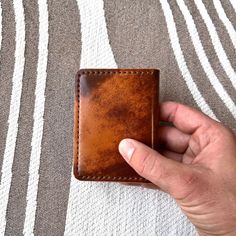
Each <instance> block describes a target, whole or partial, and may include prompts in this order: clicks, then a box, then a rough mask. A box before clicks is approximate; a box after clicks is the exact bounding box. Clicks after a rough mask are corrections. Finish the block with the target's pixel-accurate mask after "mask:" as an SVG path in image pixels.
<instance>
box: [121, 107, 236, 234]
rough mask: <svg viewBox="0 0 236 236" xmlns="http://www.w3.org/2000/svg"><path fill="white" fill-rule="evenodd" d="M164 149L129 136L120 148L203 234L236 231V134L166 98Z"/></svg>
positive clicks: (233, 232)
mask: <svg viewBox="0 0 236 236" xmlns="http://www.w3.org/2000/svg"><path fill="white" fill-rule="evenodd" d="M160 119H161V120H162V121H166V122H172V123H173V125H174V127H170V126H165V127H160V130H159V131H160V143H161V145H162V147H163V148H162V150H161V151H160V152H161V153H159V152H156V151H154V150H153V149H151V148H149V147H147V146H146V145H144V144H142V143H140V142H138V141H135V140H132V139H124V140H122V141H121V142H120V145H119V151H120V153H121V155H122V156H123V157H124V159H125V160H126V161H127V162H128V163H129V164H130V166H131V167H133V168H134V170H136V172H137V173H139V174H140V175H141V176H143V177H144V178H146V179H148V180H150V181H151V182H152V183H153V184H154V185H156V186H157V187H158V188H160V189H161V190H162V191H164V192H167V193H169V194H170V195H171V196H172V197H173V198H174V199H175V200H176V202H177V204H178V205H179V206H180V207H181V209H182V211H183V212H184V213H185V214H186V215H187V217H188V218H189V219H190V221H191V222H192V223H193V224H194V225H195V227H196V229H197V231H198V233H199V235H236V137H235V135H234V134H233V132H232V131H230V130H229V129H228V128H226V127H224V126H223V125H222V124H220V123H218V122H216V121H214V120H212V119H211V118H209V117H208V116H206V115H204V114H203V113H201V112H199V111H197V110H195V109H192V108H190V107H187V106H184V105H181V104H178V103H174V102H165V103H162V104H161V105H160Z"/></svg>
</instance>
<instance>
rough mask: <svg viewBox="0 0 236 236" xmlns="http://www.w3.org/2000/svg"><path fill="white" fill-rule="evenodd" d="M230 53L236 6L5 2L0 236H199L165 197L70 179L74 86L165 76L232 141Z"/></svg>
mask: <svg viewBox="0 0 236 236" xmlns="http://www.w3.org/2000/svg"><path fill="white" fill-rule="evenodd" d="M235 49H236V3H235V1H233V0H224V1H223V0H214V1H207V0H196V1H187V0H173V1H168V0H157V1H156V0H147V1H131V0H121V1H109V0H77V1H76V0H69V1H63V0H58V1H52V0H38V1H31V0H11V1H9V0H1V1H0V77H1V78H0V98H1V99H0V109H1V112H0V134H1V135H0V169H1V174H0V181H1V182H0V199H1V201H0V235H21V234H24V235H33V234H34V235H71V236H73V235H148V236H149V235H161V236H162V235H163V236H167V235H168V236H169V235H173V236H174V235H181V236H182V235H183V236H185V235H186V236H187V235H190V236H194V235H197V234H196V231H195V229H194V227H193V225H192V224H191V223H190V222H189V221H188V219H187V218H186V217H185V216H184V215H183V213H182V212H181V211H180V209H179V208H178V206H177V205H176V203H175V202H174V200H173V199H171V198H170V197H169V196H168V195H167V194H164V193H162V192H160V191H157V190H148V189H143V188H139V187H129V186H123V185H120V184H117V183H90V182H78V181H76V180H75V179H74V177H73V175H71V169H72V165H71V164H72V162H71V161H72V129H73V91H74V77H75V74H76V72H77V70H78V69H79V68H117V67H120V68H121V67H125V68H127V67H131V68H132V67H133V68H135V67H137V68H145V67H146V68H159V69H160V70H161V86H160V87H161V88H160V89H161V95H160V96H161V100H162V101H166V100H174V101H178V102H182V103H185V104H188V105H190V106H193V107H195V108H197V109H199V110H201V111H202V112H204V113H206V114H208V115H209V116H211V117H212V118H213V119H216V120H219V121H220V122H223V123H225V124H226V125H227V126H229V127H230V128H232V129H233V130H234V132H236V122H235V119H236V102H235V101H236V73H235V70H236V60H235Z"/></svg>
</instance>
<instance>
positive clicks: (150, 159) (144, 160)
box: [119, 139, 195, 198]
mask: <svg viewBox="0 0 236 236" xmlns="http://www.w3.org/2000/svg"><path fill="white" fill-rule="evenodd" d="M119 151H120V153H121V155H122V156H123V157H124V159H125V160H126V161H127V162H128V163H129V165H130V166H131V167H133V169H134V170H135V171H136V172H137V173H138V174H139V175H141V176H143V177H144V178H146V179H148V180H149V181H151V182H152V183H154V184H155V185H157V186H159V187H160V188H161V189H162V190H163V191H165V192H168V193H170V194H171V195H172V196H173V197H175V198H181V197H184V196H186V194H188V193H189V191H191V190H193V188H194V185H192V184H189V183H192V182H194V181H193V180H194V179H195V178H194V175H193V171H192V169H191V168H190V167H189V166H187V165H184V164H181V163H178V162H176V161H173V160H170V159H167V158H165V157H163V156H162V155H161V154H159V153H158V152H156V151H154V150H153V149H151V148H149V147H147V146H146V145H144V144H142V143H140V142H138V141H135V140H133V139H124V140H122V141H121V142H120V145H119Z"/></svg>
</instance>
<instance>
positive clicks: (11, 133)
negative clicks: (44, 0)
mask: <svg viewBox="0 0 236 236" xmlns="http://www.w3.org/2000/svg"><path fill="white" fill-rule="evenodd" d="M13 8H14V14H15V22H16V36H15V37H16V38H15V43H16V47H15V65H14V72H13V78H12V93H11V103H10V111H9V116H8V131H7V138H6V146H5V151H4V156H3V164H2V176H1V184H0V199H1V200H0V216H1V218H0V235H4V232H5V227H6V211H7V205H8V199H9V192H10V187H11V181H12V165H13V160H14V153H15V146H16V138H17V133H18V117H19V112H20V100H21V93H22V80H23V72H24V64H25V57H24V53H25V19H24V8H23V4H22V0H14V1H13Z"/></svg>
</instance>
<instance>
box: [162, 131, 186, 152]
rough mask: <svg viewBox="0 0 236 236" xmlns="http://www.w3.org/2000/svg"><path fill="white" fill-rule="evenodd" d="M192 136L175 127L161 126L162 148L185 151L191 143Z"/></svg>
mask: <svg viewBox="0 0 236 236" xmlns="http://www.w3.org/2000/svg"><path fill="white" fill-rule="evenodd" d="M189 139H190V136H189V135H188V134H185V133H183V132H181V131H180V130H178V129H176V128H175V127H170V126H163V127H160V128H159V142H160V148H161V149H162V148H163V149H169V150H171V151H173V152H178V153H183V152H184V151H185V150H186V149H187V147H188V143H189Z"/></svg>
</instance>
